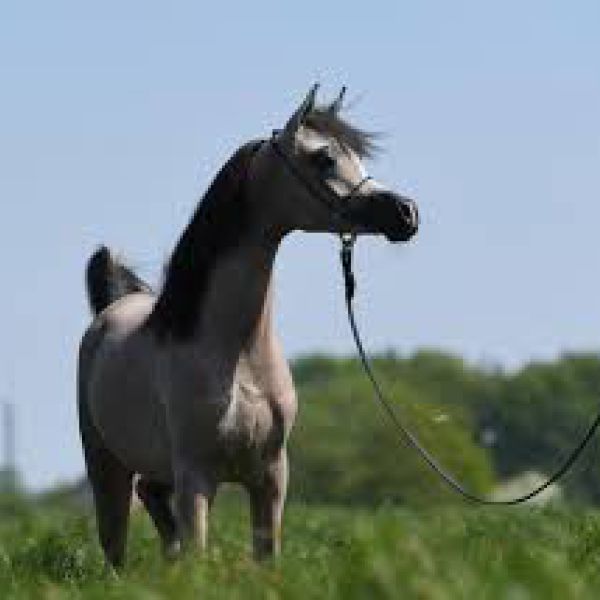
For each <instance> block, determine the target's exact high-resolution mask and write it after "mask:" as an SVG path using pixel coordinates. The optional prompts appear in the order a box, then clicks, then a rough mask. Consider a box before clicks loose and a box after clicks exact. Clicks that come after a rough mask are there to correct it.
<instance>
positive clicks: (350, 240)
mask: <svg viewBox="0 0 600 600" xmlns="http://www.w3.org/2000/svg"><path fill="white" fill-rule="evenodd" d="M354 241H355V238H354V236H352V235H349V234H345V235H342V249H341V252H340V258H341V262H342V269H343V272H344V285H345V290H346V308H347V310H348V320H349V322H350V329H351V330H352V336H353V337H354V343H355V344H356V348H357V350H358V355H359V356H360V360H361V363H362V366H363V368H364V370H365V373H366V374H367V377H368V379H369V381H370V382H371V385H372V386H373V390H374V391H375V397H376V398H377V400H378V401H379V404H380V405H381V407H382V409H383V410H384V412H385V413H386V414H387V416H388V417H389V419H390V420H391V422H392V424H393V425H394V426H395V428H396V429H397V430H398V432H399V433H400V434H401V435H402V437H403V438H404V440H405V441H406V442H407V444H408V445H409V446H410V447H412V448H413V449H414V450H416V451H417V453H418V454H419V455H420V456H421V458H422V459H423V460H424V461H425V462H426V463H427V464H428V465H429V467H430V468H431V469H432V470H433V471H435V472H436V473H437V474H438V475H439V476H440V478H441V479H442V480H443V481H444V482H445V483H446V484H447V485H448V486H449V487H450V488H452V489H453V490H454V491H455V492H457V493H458V494H460V495H461V496H463V497H464V498H466V499H467V500H470V501H471V502H474V503H476V504H485V505H504V506H511V505H515V504H522V503H523V502H526V501H527V500H530V499H531V498H533V497H534V496H537V495H538V494H539V493H541V492H542V491H544V490H545V489H546V488H548V487H549V486H551V485H552V484H553V483H555V482H556V481H558V480H559V479H560V478H561V477H562V476H563V475H564V474H565V473H566V472H567V471H568V470H569V469H570V468H571V467H572V466H573V464H574V463H575V461H576V460H577V458H579V455H580V454H581V452H582V451H583V449H584V448H585V447H586V446H587V444H588V443H589V441H590V440H591V439H592V436H593V435H594V433H595V432H596V430H597V429H598V426H599V425H600V412H599V413H598V414H597V415H596V418H595V419H594V422H593V423H592V425H591V427H590V428H589V429H588V431H587V433H586V434H585V436H584V437H583V439H582V440H581V441H580V442H579V444H578V445H577V447H576V448H575V449H574V450H573V451H572V452H571V454H569V455H568V457H567V459H566V460H565V461H564V463H563V464H562V465H561V466H560V467H559V468H558V469H557V470H556V471H555V473H554V474H553V475H552V476H551V477H550V478H549V479H548V480H547V481H546V482H545V483H543V484H542V485H540V486H538V487H536V488H535V489H533V490H532V491H531V492H529V493H527V494H524V495H523V496H518V497H516V498H511V499H509V500H490V499H487V498H483V497H481V496H477V495H476V494H474V493H472V492H470V491H469V490H467V489H466V488H465V487H464V486H463V485H462V484H461V483H459V482H458V481H457V480H456V479H455V478H454V477H453V476H452V475H450V474H449V473H448V472H447V471H446V470H445V469H444V468H443V467H442V466H441V465H440V464H439V462H438V461H437V460H436V459H435V458H434V457H433V456H432V455H431V454H430V453H429V452H428V451H427V449H426V448H424V447H423V445H422V444H421V442H420V441H419V440H418V438H417V437H416V436H415V435H414V434H413V433H412V432H411V431H410V429H408V427H407V426H406V425H404V423H403V422H402V421H401V420H400V417H399V416H398V414H397V413H396V411H395V410H394V409H393V408H392V405H391V403H390V402H389V400H388V399H387V398H386V396H385V394H384V393H383V390H382V389H381V386H380V385H379V383H378V381H377V379H376V377H375V375H374V372H373V368H372V366H371V362H370V361H369V358H368V357H367V354H366V352H365V349H364V347H363V344H362V340H361V337H360V333H359V331H358V326H357V324H356V319H355V317H354V309H353V305H352V300H353V298H354V292H355V291H356V279H355V277H354V273H353V271H352V250H353V249H354Z"/></svg>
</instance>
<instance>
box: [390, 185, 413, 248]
mask: <svg viewBox="0 0 600 600" xmlns="http://www.w3.org/2000/svg"><path fill="white" fill-rule="evenodd" d="M389 196H390V198H389V199H388V200H387V201H388V202H390V203H391V204H392V205H393V206H395V208H396V215H395V218H391V219H390V222H389V227H388V228H387V229H384V233H385V235H386V237H387V238H388V239H389V240H390V241H391V242H407V241H408V240H410V239H411V238H412V237H413V236H414V235H415V234H416V233H417V231H418V230H419V210H418V208H417V204H416V202H414V201H413V200H411V199H410V198H404V197H403V196H400V195H397V194H392V193H390V194H389Z"/></svg>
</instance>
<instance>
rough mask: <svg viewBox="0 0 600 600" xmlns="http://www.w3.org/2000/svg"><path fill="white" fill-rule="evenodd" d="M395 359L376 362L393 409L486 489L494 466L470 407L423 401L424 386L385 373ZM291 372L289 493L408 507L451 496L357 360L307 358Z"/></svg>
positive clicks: (457, 471)
mask: <svg viewBox="0 0 600 600" xmlns="http://www.w3.org/2000/svg"><path fill="white" fill-rule="evenodd" d="M394 365H396V366H397V365H398V361H397V360H395V359H392V358H387V359H383V360H381V361H377V367H378V371H381V373H382V376H383V379H384V380H385V381H386V384H387V388H388V391H389V394H390V398H392V399H393V401H394V404H395V406H396V408H397V411H398V413H399V414H401V415H402V418H403V419H404V420H405V421H406V423H407V424H409V426H410V427H411V429H412V430H413V431H415V432H417V433H418V435H419V437H420V438H421V440H422V441H423V443H424V444H425V445H426V446H427V448H428V449H429V450H431V451H432V452H433V453H434V454H435V455H436V456H438V457H439V458H440V460H441V461H442V462H443V464H444V465H445V466H446V467H447V468H448V469H450V470H451V471H452V472H453V473H455V474H456V475H457V476H458V477H459V478H460V479H461V480H463V481H465V482H466V483H467V484H468V485H469V486H470V487H471V489H473V490H475V491H477V492H479V493H483V492H486V491H488V489H489V488H490V486H491V484H492V482H493V476H492V468H491V464H490V461H489V458H488V456H487V451H486V450H485V449H483V448H480V447H478V446H477V445H476V444H474V443H473V440H472V437H473V436H472V431H473V424H472V423H471V422H470V415H469V413H468V411H466V410H465V407H464V406H460V405H458V404H456V405H450V404H448V403H446V404H441V403H440V402H438V401H437V400H429V401H427V402H424V401H423V400H424V397H423V396H424V393H423V389H420V386H418V385H417V384H416V383H415V382H414V380H413V381H411V380H410V378H408V377H406V376H403V377H398V376H396V378H395V380H392V379H391V378H390V377H389V374H390V373H391V371H392V369H391V367H392V366H394ZM396 370H397V369H396ZM386 372H388V373H387V375H386ZM296 375H297V381H298V383H299V397H300V416H299V419H298V422H297V424H296V427H295V429H294V432H293V434H292V440H291V444H290V454H291V462H292V468H293V472H292V478H291V490H290V493H291V496H292V497H294V498H300V499H302V500H305V501H318V502H336V503H338V502H342V503H360V504H381V503H385V502H402V503H406V504H413V505H429V504H432V503H437V502H442V501H443V502H449V501H452V500H454V496H452V495H451V494H450V493H448V492H447V491H446V489H445V486H443V484H441V483H440V481H439V479H438V478H437V477H436V476H434V475H433V474H432V473H431V472H430V470H429V469H428V467H426V466H425V464H424V463H423V461H422V460H421V458H420V457H418V456H417V454H416V453H415V452H414V450H413V449H412V448H408V447H407V446H406V445H405V444H404V443H403V442H402V441H401V440H400V439H399V438H398V435H399V434H398V432H397V431H396V430H394V429H393V428H392V427H391V425H390V423H389V422H388V421H387V419H386V417H385V416H384V414H383V413H382V411H381V409H380V407H379V406H378V405H377V404H376V402H375V401H374V398H373V392H372V390H371V388H370V387H369V384H368V382H367V381H366V380H365V377H364V375H363V374H362V373H361V372H360V370H359V368H358V365H357V364H356V363H354V362H353V361H349V360H344V359H338V360H335V359H328V358H324V357H317V358H314V359H304V360H302V361H298V363H296ZM403 375H405V374H403Z"/></svg>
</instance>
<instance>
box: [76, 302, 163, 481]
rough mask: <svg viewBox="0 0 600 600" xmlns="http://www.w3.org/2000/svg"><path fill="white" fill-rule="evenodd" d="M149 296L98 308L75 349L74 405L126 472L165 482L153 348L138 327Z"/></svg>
mask: <svg viewBox="0 0 600 600" xmlns="http://www.w3.org/2000/svg"><path fill="white" fill-rule="evenodd" d="M154 302H155V298H154V296H152V295H150V294H147V293H134V294H129V295H127V296H124V297H123V298H121V299H119V300H117V301H116V302H114V303H113V304H111V305H109V306H108V307H107V308H106V309H105V310H103V311H102V312H101V313H100V314H99V315H98V316H97V317H96V319H95V320H94V322H93V323H92V324H91V325H90V327H89V328H88V330H87V331H86V333H85V335H84V337H83V340H82V344H81V351H80V362H79V371H80V373H79V376H80V396H81V397H80V402H86V408H88V409H89V414H90V416H91V420H92V421H93V424H94V426H95V428H96V429H97V431H98V433H99V434H100V436H101V437H102V439H103V441H104V443H105V445H106V447H107V449H109V450H110V451H111V452H112V453H113V454H114V455H115V456H116V457H117V458H119V459H120V460H121V462H122V463H123V464H124V465H125V466H127V467H128V468H130V469H131V470H132V471H135V472H138V473H142V474H144V475H147V476H150V477H152V478H154V479H159V480H166V479H170V472H171V469H170V450H169V441H168V435H167V429H166V419H165V408H164V405H163V403H162V402H161V398H160V393H159V389H158V385H157V378H156V369H157V350H158V348H157V346H156V342H155V340H154V338H153V336H152V335H151V334H149V333H148V332H147V331H146V329H145V327H144V324H145V323H146V320H147V318H148V316H149V315H150V313H151V311H152V308H153V306H154Z"/></svg>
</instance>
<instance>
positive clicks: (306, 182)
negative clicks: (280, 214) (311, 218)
mask: <svg viewBox="0 0 600 600" xmlns="http://www.w3.org/2000/svg"><path fill="white" fill-rule="evenodd" d="M279 134H280V131H279V130H277V129H276V130H274V131H273V135H272V136H271V140H270V142H271V147H272V148H273V151H274V152H275V154H277V156H279V158H281V160H282V161H283V163H284V164H285V166H286V167H287V168H288V169H289V171H290V172H291V173H292V174H293V175H294V177H296V179H298V181H300V183H302V185H303V186H304V187H305V188H306V189H307V190H308V191H309V192H310V194H311V196H313V197H314V198H317V200H320V201H321V202H322V203H323V204H324V205H325V206H326V207H327V208H328V209H329V210H330V211H331V212H332V213H333V214H334V215H335V217H336V218H337V219H338V220H339V221H340V223H341V224H344V225H346V226H348V223H347V219H346V215H347V210H348V206H349V204H350V202H351V201H352V199H353V198H355V197H356V196H357V195H358V192H359V191H360V190H361V188H362V187H363V185H364V184H365V183H367V181H370V180H371V179H373V178H372V177H371V176H370V175H367V176H366V177H363V178H362V179H361V180H360V181H359V182H358V183H357V184H356V185H355V186H354V187H353V188H352V189H351V190H350V192H349V193H348V194H346V195H345V196H341V195H340V194H337V193H336V192H335V191H334V190H332V189H331V188H330V187H329V186H328V185H326V184H325V183H324V182H320V183H317V182H315V181H314V180H312V179H310V178H308V177H306V175H305V174H304V173H303V172H302V170H301V169H300V168H299V167H298V165H297V164H296V162H295V161H294V159H293V158H292V157H291V156H290V155H289V154H288V153H287V152H286V151H285V150H284V149H283V148H282V147H281V145H280V144H279V141H278V140H277V136H278V135H279Z"/></svg>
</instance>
